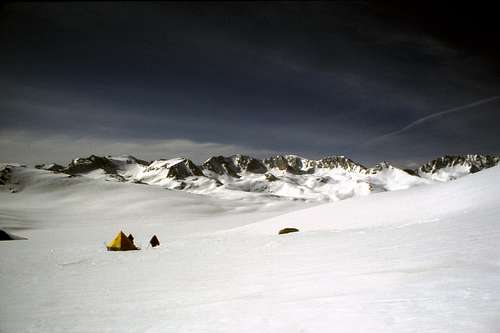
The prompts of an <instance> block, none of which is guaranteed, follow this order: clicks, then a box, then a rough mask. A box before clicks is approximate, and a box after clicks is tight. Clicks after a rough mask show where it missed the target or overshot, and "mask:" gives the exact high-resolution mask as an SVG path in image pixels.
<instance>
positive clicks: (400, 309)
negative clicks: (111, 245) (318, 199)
mask: <svg viewBox="0 0 500 333" xmlns="http://www.w3.org/2000/svg"><path fill="white" fill-rule="evenodd" d="M10 177H11V181H13V182H14V183H18V184H16V186H17V190H18V192H17V193H10V192H9V191H7V190H2V191H0V229H6V230H8V231H14V230H15V233H16V234H18V235H20V236H23V237H26V238H28V240H24V241H5V242H0V253H1V256H0V331H1V332H123V331H126V332H370V333H373V332H454V333H455V332H464V333H465V332H467V333H470V332H481V333H485V332H491V333H498V332H499V329H500V315H499V314H500V297H499V291H500V247H499V246H498V244H500V204H499V202H498V198H499V196H500V187H499V186H498V184H499V183H500V167H493V168H490V169H488V170H484V171H481V172H479V173H475V174H473V175H470V176H467V177H464V178H461V179H458V180H456V181H453V182H449V183H435V184H430V185H427V186H418V187H413V188H410V189H407V190H401V191H396V192H383V193H377V194H374V195H370V196H364V197H357V198H353V199H349V200H344V201H339V202H334V203H327V204H323V205H316V206H314V207H311V205H307V204H305V203H303V202H302V201H290V200H278V199H274V200H269V198H267V199H266V200H264V197H263V196H235V197H233V198H231V199H225V200H223V199H220V198H212V197H208V196H202V195H194V194H191V193H186V192H180V191H168V190H165V189H162V188H161V187H154V186H147V185H140V184H130V183H116V182H106V181H104V180H102V179H101V180H95V179H89V178H85V177H73V178H68V177H67V176H63V175H57V174H52V173H50V172H47V171H43V170H33V169H29V168H22V167H15V168H12V172H11V174H10ZM290 210H293V212H290V213H287V214H283V213H284V212H285V211H290ZM282 227H296V228H298V229H300V232H298V233H292V234H287V235H278V231H279V229H280V228H282ZM120 229H123V230H124V231H125V232H126V233H128V232H132V233H133V234H134V236H135V239H136V243H138V245H140V246H142V250H141V251H130V252H107V251H106V250H105V247H104V242H105V241H107V240H110V239H111V238H112V237H113V236H114V234H115V233H116V232H117V231H118V230H120ZM153 234H156V235H157V236H158V237H159V239H160V242H161V246H160V247H159V248H155V249H152V248H148V247H146V244H147V241H148V239H149V238H150V237H151V236H152V235H153Z"/></svg>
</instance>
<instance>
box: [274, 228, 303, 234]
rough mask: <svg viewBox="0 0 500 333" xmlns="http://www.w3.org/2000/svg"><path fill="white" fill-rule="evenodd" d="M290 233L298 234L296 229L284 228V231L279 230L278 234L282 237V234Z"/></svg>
mask: <svg viewBox="0 0 500 333" xmlns="http://www.w3.org/2000/svg"><path fill="white" fill-rule="evenodd" d="M292 232H299V229H297V228H285V229H281V230H280V232H279V234H280V235H284V234H289V233H292Z"/></svg>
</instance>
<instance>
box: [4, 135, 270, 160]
mask: <svg viewBox="0 0 500 333" xmlns="http://www.w3.org/2000/svg"><path fill="white" fill-rule="evenodd" d="M237 153H242V154H249V155H253V156H257V157H264V156H269V155H273V154H275V153H276V152H274V151H271V150H264V149H254V148H250V147H244V146H239V145H231V144H221V143H210V142H207V143H200V142H196V141H192V140H187V139H171V140H145V139H138V140H133V139H126V140H117V139H108V138H97V137H72V136H70V135H49V136H46V135H43V134H40V133H36V132H28V131H6V132H5V131H4V132H2V133H0V156H1V161H2V162H17V163H26V164H29V165H33V164H36V163H51V162H56V163H60V164H66V163H68V162H69V161H70V160H71V159H73V158H75V157H80V156H88V155H91V154H96V155H104V156H106V155H122V154H125V155H133V156H135V157H137V158H141V159H145V160H154V159H160V158H173V157H179V156H184V157H187V158H190V159H193V160H194V161H195V162H197V163H200V162H203V161H204V160H206V159H208V158H209V157H211V156H213V155H232V154H237Z"/></svg>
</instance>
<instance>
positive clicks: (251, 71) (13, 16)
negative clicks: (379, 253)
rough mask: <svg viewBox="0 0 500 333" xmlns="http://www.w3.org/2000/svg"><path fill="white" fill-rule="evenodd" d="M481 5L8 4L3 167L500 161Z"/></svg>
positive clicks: (498, 116)
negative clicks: (135, 160) (78, 162)
mask: <svg viewBox="0 0 500 333" xmlns="http://www.w3.org/2000/svg"><path fill="white" fill-rule="evenodd" d="M403 5H405V7H403ZM482 6H483V7H480V6H479V5H477V6H476V5H475V4H473V3H469V4H468V5H458V6H457V5H456V4H455V3H448V4H442V5H438V6H436V5H434V4H432V3H427V4H424V5H416V4H413V5H411V6H410V7H408V4H407V3H406V4H398V3H397V2H394V3H390V2H389V3H387V2H386V3H384V4H381V3H378V2H334V3H322V2H313V3H311V2H308V3H301V2H288V3H287V2H272V3H271V2H260V3H238V4H233V3H209V4H205V3H198V4H196V3H159V2H154V3H142V2H141V3H134V2H124V3H119V2H110V3H78V2H69V3H62V2H55V3H7V4H4V5H2V7H1V9H0V50H1V51H0V73H1V75H0V113H1V122H0V159H1V160H9V161H20V162H28V163H32V162H38V161H39V162H49V161H58V162H67V161H68V160H69V159H71V158H73V157H76V156H81V155H86V154H90V153H97V154H108V153H109V154H121V153H129V154H133V155H136V156H138V157H141V158H145V159H154V158H168V157H173V156H174V155H184V156H187V157H190V158H193V159H194V160H195V161H197V162H200V161H201V160H203V159H205V158H207V157H208V156H210V155H215V154H232V153H249V154H252V155H256V156H257V157H265V156H266V155H270V154H276V153H294V154H298V155H302V156H305V157H309V158H317V157H321V156H327V155H347V156H349V157H351V158H353V159H355V160H358V161H360V162H362V163H365V164H372V163H375V162H377V161H381V160H389V161H391V162H393V163H395V164H399V165H412V164H413V163H419V162H422V161H425V160H429V159H432V158H434V157H437V156H439V155H443V154H456V153H490V154H499V153H500V144H499V143H500V140H499V135H498V133H499V132H500V131H499V129H500V99H495V97H496V96H500V81H499V78H500V75H499V73H500V66H499V65H500V63H499V60H498V59H500V52H499V49H498V40H499V39H500V38H499V37H500V36H499V34H498V32H499V29H498V28H499V25H498V23H497V21H498V20H497V18H496V17H495V15H494V13H495V11H494V10H493V8H488V7H487V6H486V7H485V5H482ZM476 102H479V103H476ZM447 110H449V111H450V112H446V111H447ZM433 115H434V116H433Z"/></svg>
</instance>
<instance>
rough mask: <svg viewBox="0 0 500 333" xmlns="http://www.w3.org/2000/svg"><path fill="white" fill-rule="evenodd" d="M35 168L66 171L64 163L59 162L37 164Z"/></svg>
mask: <svg viewBox="0 0 500 333" xmlns="http://www.w3.org/2000/svg"><path fill="white" fill-rule="evenodd" d="M35 168H37V169H40V170H47V171H52V172H63V171H64V167H63V166H62V165H59V164H57V163H51V164H37V165H35Z"/></svg>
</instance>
